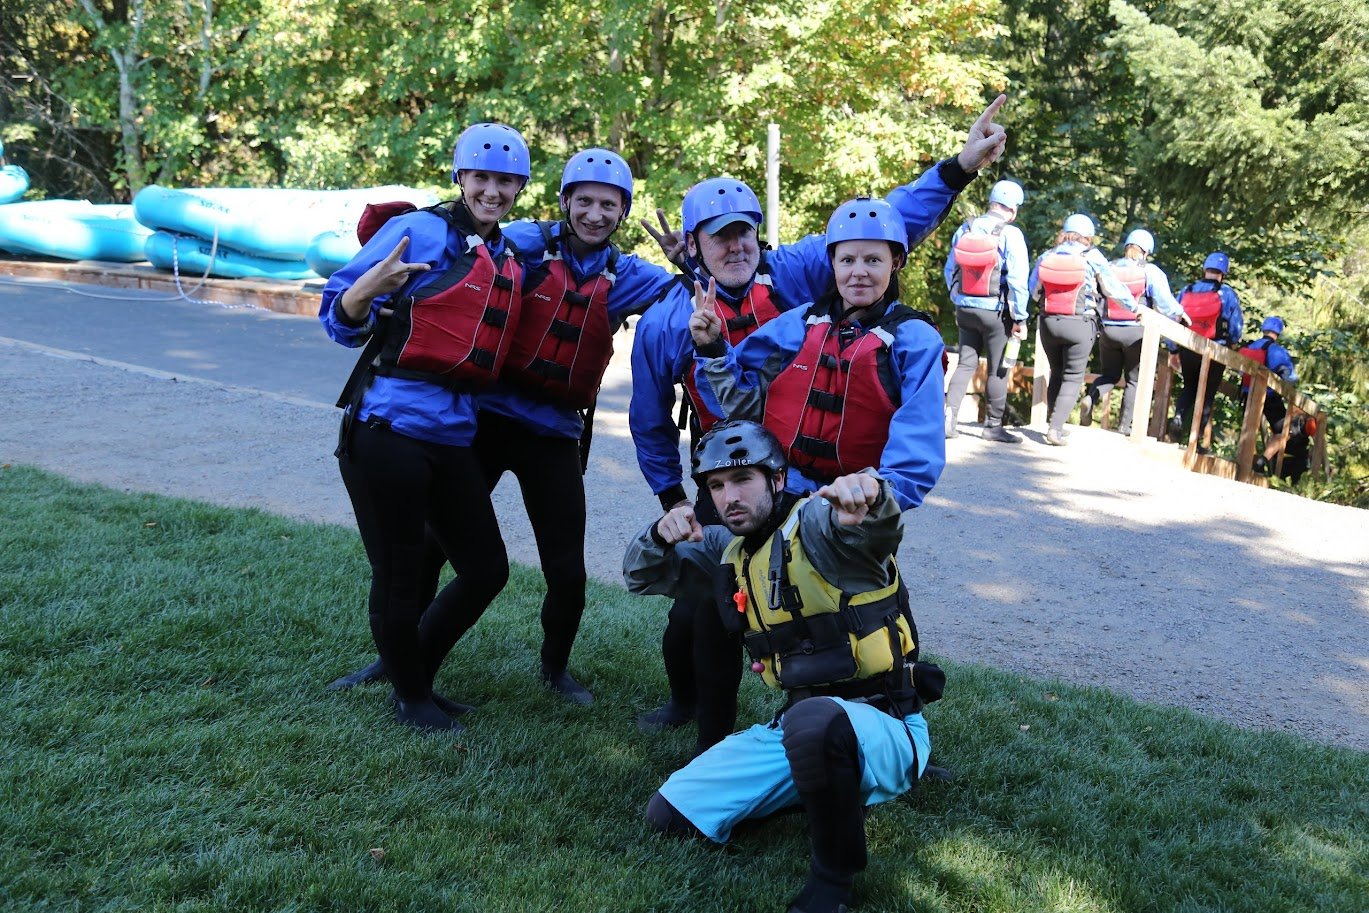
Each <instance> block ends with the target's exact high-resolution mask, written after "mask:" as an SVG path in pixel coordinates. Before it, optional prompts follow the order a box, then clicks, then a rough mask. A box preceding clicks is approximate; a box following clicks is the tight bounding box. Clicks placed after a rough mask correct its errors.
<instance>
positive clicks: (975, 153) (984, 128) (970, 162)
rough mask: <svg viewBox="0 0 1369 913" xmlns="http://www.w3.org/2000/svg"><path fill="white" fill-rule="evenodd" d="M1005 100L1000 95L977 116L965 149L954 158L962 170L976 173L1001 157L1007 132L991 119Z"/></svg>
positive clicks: (1006, 141)
mask: <svg viewBox="0 0 1369 913" xmlns="http://www.w3.org/2000/svg"><path fill="white" fill-rule="evenodd" d="M1007 100H1008V96H1006V95H1000V96H998V97H997V98H995V99H994V100H993V101H991V102H989V106H988V107H987V108H985V109H984V113H983V114H981V115H979V119H978V120H976V121H975V122H974V125H973V126H971V127H970V135H969V138H968V139H966V140H965V148H963V149H961V150H960V154H959V155H957V156H956V162H957V163H959V165H960V167H961V169H962V170H964V171H967V172H974V171H978V170H979V169H981V168H983V167H985V166H986V165H992V164H993V163H994V162H996V161H998V159H999V157H1000V156H1002V155H1003V147H1004V146H1006V145H1007V143H1008V131H1007V130H1005V129H1003V125H1002V124H996V123H994V122H993V119H994V116H995V115H996V114H998V109H999V108H1001V107H1003V104H1004V102H1006V101H1007Z"/></svg>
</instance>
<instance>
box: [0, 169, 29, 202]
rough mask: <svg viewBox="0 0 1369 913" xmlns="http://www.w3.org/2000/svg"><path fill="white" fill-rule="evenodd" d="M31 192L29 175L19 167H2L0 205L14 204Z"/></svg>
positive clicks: (0, 170)
mask: <svg viewBox="0 0 1369 913" xmlns="http://www.w3.org/2000/svg"><path fill="white" fill-rule="evenodd" d="M28 192H29V173H28V172H27V171H25V170H24V169H23V168H20V167H19V166H18V165H5V166H4V167H0V204H3V203H13V202H14V201H15V200H17V199H19V198H20V197H22V196H23V195H24V194H26V193H28Z"/></svg>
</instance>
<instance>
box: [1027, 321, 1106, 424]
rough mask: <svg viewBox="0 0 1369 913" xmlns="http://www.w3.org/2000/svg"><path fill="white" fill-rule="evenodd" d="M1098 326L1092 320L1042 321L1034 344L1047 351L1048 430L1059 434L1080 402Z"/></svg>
mask: <svg viewBox="0 0 1369 913" xmlns="http://www.w3.org/2000/svg"><path fill="white" fill-rule="evenodd" d="M1096 334H1097V324H1096V323H1094V321H1093V319H1092V318H1086V317H1066V316H1064V315H1060V314H1047V315H1046V316H1045V317H1043V318H1041V333H1040V337H1039V339H1038V340H1037V341H1038V342H1039V343H1040V344H1041V346H1042V347H1043V348H1044V349H1045V350H1046V361H1047V362H1048V363H1049V364H1050V368H1051V379H1050V383H1049V384H1047V385H1046V405H1047V409H1048V413H1047V414H1048V416H1049V421H1050V426H1051V428H1053V429H1055V430H1056V431H1061V430H1063V429H1064V427H1065V419H1067V418H1069V416H1070V412H1072V411H1074V406H1075V404H1076V403H1077V402H1078V401H1079V389H1080V388H1081V387H1082V386H1083V385H1084V369H1085V368H1087V367H1088V364H1089V353H1090V352H1092V351H1093V339H1094V336H1095V335H1096Z"/></svg>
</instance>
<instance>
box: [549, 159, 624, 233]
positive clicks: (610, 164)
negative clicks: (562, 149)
mask: <svg viewBox="0 0 1369 913" xmlns="http://www.w3.org/2000/svg"><path fill="white" fill-rule="evenodd" d="M583 181H593V182H594V183H596V184H607V185H608V186H610V187H617V188H618V189H619V190H621V191H622V192H623V218H624V219H626V218H627V216H628V213H630V212H632V169H630V168H628V166H627V162H625V161H623V157H622V156H621V155H619V154H618V153H616V152H610V151H609V150H607V149H586V150H584V151H583V152H577V153H575V154H574V155H572V156H571V157H570V161H568V162H566V168H565V170H564V171H562V172H561V195H562V196H565V195H566V191H567V190H569V189H570V187H571V186H572V185H573V184H579V183H581V182H583Z"/></svg>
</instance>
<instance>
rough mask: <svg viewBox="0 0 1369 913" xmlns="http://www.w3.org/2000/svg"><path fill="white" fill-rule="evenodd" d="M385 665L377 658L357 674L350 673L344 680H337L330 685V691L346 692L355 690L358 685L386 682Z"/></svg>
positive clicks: (343, 677)
mask: <svg viewBox="0 0 1369 913" xmlns="http://www.w3.org/2000/svg"><path fill="white" fill-rule="evenodd" d="M385 679H386V676H385V664H384V663H382V662H381V661H380V658H379V657H376V661H375V662H373V663H371V664H370V665H369V666H363V667H362V668H360V669H358V670H356V671H355V672H349V673H347V674H346V675H344V676H342V678H335V679H333V680H332V681H331V682H329V683H328V689H327V690H329V691H346V690H348V689H349V688H355V687H356V686H357V685H369V684H371V683H372V682H383V681H385Z"/></svg>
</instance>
